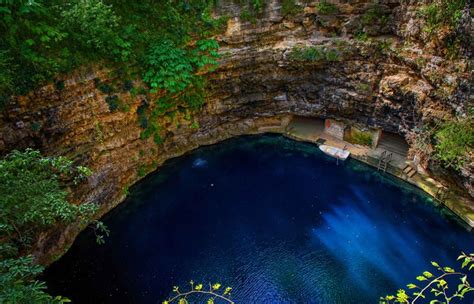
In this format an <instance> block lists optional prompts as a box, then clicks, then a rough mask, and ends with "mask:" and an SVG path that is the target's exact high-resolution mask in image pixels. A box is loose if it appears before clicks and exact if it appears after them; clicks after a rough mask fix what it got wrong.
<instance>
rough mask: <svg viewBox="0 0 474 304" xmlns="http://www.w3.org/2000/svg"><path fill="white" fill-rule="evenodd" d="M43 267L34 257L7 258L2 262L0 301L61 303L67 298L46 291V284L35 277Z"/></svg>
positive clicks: (39, 303) (43, 303)
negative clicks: (35, 261)
mask: <svg viewBox="0 0 474 304" xmlns="http://www.w3.org/2000/svg"><path fill="white" fill-rule="evenodd" d="M42 272H43V267H41V266H39V265H35V264H34V263H33V257H32V256H27V257H22V258H18V259H5V260H3V261H1V262H0V286H1V288H0V303H35V304H61V303H68V302H70V301H69V300H68V299H67V298H63V297H60V296H58V297H52V296H50V295H49V294H47V293H46V284H45V283H44V282H41V281H38V280H36V279H35V276H37V275H39V274H41V273H42Z"/></svg>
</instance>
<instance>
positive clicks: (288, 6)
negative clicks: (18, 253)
mask: <svg viewBox="0 0 474 304" xmlns="http://www.w3.org/2000/svg"><path fill="white" fill-rule="evenodd" d="M302 11H303V8H302V7H301V6H299V5H298V4H296V1H295V0H282V1H281V14H282V15H283V16H287V15H296V14H299V13H301V12H302Z"/></svg>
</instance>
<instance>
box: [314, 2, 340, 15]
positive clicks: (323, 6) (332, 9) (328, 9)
mask: <svg viewBox="0 0 474 304" xmlns="http://www.w3.org/2000/svg"><path fill="white" fill-rule="evenodd" d="M316 8H317V10H318V12H319V13H320V14H323V15H331V14H336V13H337V12H338V11H339V10H338V8H337V6H335V5H334V4H332V3H329V2H327V1H326V0H321V2H319V3H318V4H317V5H316Z"/></svg>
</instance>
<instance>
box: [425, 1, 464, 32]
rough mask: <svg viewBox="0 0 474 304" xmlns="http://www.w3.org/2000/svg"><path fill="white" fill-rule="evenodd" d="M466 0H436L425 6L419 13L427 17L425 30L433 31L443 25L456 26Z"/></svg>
mask: <svg viewBox="0 0 474 304" xmlns="http://www.w3.org/2000/svg"><path fill="white" fill-rule="evenodd" d="M465 5H466V0H436V1H433V3H431V4H429V5H427V6H424V7H422V8H421V9H420V11H419V13H420V15H421V16H423V17H425V19H426V26H425V28H424V30H425V31H427V32H429V33H431V32H433V31H436V30H438V29H439V28H440V27H442V26H449V27H454V26H455V25H456V24H457V23H458V22H459V20H460V19H461V16H462V10H463V8H464V6H465Z"/></svg>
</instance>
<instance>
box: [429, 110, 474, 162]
mask: <svg viewBox="0 0 474 304" xmlns="http://www.w3.org/2000/svg"><path fill="white" fill-rule="evenodd" d="M435 140H436V146H435V148H436V158H437V159H438V160H440V161H441V162H442V164H443V165H444V166H445V167H449V168H453V169H457V170H459V169H460V168H461V167H463V165H464V164H465V163H467V162H469V161H470V160H472V159H473V157H474V155H473V151H474V117H473V116H470V117H467V118H464V119H459V120H453V121H447V122H445V123H444V124H443V125H442V126H441V127H440V128H439V130H438V131H437V132H436V133H435Z"/></svg>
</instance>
